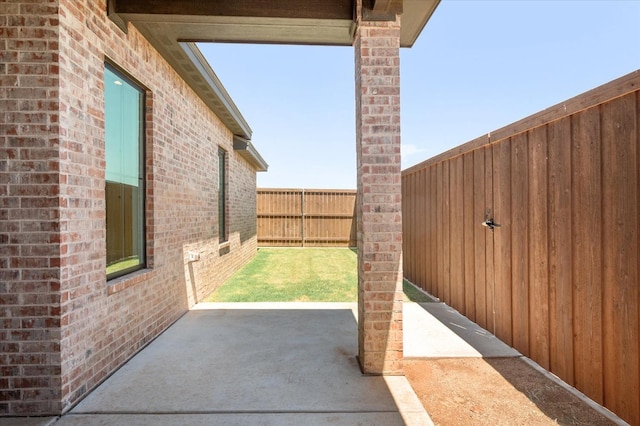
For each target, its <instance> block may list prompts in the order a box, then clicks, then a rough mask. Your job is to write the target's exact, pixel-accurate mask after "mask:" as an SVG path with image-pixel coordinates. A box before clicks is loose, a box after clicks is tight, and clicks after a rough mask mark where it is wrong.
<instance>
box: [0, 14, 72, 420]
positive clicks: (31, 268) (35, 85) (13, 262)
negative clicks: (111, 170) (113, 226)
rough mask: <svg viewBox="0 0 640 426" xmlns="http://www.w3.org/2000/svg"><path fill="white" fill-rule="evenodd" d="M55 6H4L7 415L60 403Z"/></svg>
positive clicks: (1, 201)
mask: <svg viewBox="0 0 640 426" xmlns="http://www.w3.org/2000/svg"><path fill="white" fill-rule="evenodd" d="M58 57H59V51H58V15H57V5H56V2H11V1H10V2H3V4H1V5H0V126H1V127H0V320H1V321H2V327H0V373H1V374H0V415H1V414H6V413H9V412H15V413H19V414H20V413H27V412H56V411H59V410H60V402H59V401H60V394H61V391H60V380H61V378H60V359H59V350H60V246H59V244H58V242H59V240H60V222H59V214H60V212H59V207H58V205H59V185H58V183H59V179H60V177H59V175H58V173H57V171H58V169H59V167H60V155H59V143H60V136H59V134H60V128H59V122H60V119H59V115H60V113H59V110H58V105H57V102H56V98H57V94H58V85H59V78H58V65H57V62H58Z"/></svg>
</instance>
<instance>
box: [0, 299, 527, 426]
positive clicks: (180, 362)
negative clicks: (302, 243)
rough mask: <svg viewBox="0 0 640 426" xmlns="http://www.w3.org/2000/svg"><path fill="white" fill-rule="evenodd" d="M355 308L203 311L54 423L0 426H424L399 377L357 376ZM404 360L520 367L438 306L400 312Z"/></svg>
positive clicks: (510, 353) (504, 349)
mask: <svg viewBox="0 0 640 426" xmlns="http://www.w3.org/2000/svg"><path fill="white" fill-rule="evenodd" d="M356 316H357V308H356V304H355V303H246V304H245V303H203V304H199V305H197V306H196V307H195V308H194V309H193V310H191V311H189V312H188V313H187V314H185V315H184V316H183V317H182V318H181V319H180V320H178V321H177V322H176V323H175V324H174V325H173V326H171V327H170V328H169V329H168V330H167V331H165V332H164V333H163V334H162V335H160V336H159V337H158V338H157V339H155V340H154V341H153V342H152V343H151V344H150V345H148V346H147V347H146V348H145V349H143V350H142V351H141V352H140V353H139V354H138V355H136V356H135V357H133V358H132V359H131V360H130V361H129V362H128V363H126V364H125V365H124V366H123V367H122V368H120V369H119V370H118V371H116V372H115V373H114V374H113V375H112V376H111V377H110V378H108V379H107V380H106V381H105V382H104V383H103V384H101V385H100V386H99V387H98V388H97V389H96V390H94V391H93V392H92V393H91V394H89V395H88V396H87V397H86V398H85V399H84V400H83V401H81V402H80V403H79V404H78V405H77V406H76V407H74V408H73V409H72V410H71V411H70V412H68V413H67V414H66V415H64V416H63V417H62V418H60V419H56V418H40V419H36V418H32V419H24V418H23V419H18V418H14V419H8V418H4V419H3V422H2V424H3V426H4V425H5V424H6V425H7V426H16V425H20V426H27V425H28V426H36V425H38V426H40V425H51V424H55V425H56V426H75V425H122V424H127V425H134V426H136V425H176V424H180V425H201V424H207V425H214V426H215V425H246V424H257V425H300V424H305V425H306V426H314V425H327V424H349V425H384V426H390V425H404V424H407V425H429V424H433V423H432V422H431V419H430V418H429V416H428V414H427V413H426V411H425V410H424V408H423V406H422V404H421V403H420V400H419V399H418V397H417V396H416V394H415V392H414V391H413V389H412V388H411V386H410V385H409V383H408V381H407V379H406V378H405V377H398V376H393V377H379V376H364V375H362V374H361V372H360V369H359V367H358V364H357V360H356V358H355V355H356V354H357V340H358V337H357V322H356V321H357V319H356ZM403 319H404V341H405V343H404V346H405V347H404V351H405V357H407V358H448V357H458V358H460V357H476V358H477V357H485V358H486V357H500V358H504V357H520V356H521V355H520V354H519V353H518V352H517V351H515V350H513V349H512V348H510V347H508V346H507V345H505V344H504V343H502V342H501V341H500V340H498V339H497V338H496V337H494V336H493V335H492V334H490V333H488V332H487V331H486V330H484V329H482V328H481V327H479V326H478V325H476V324H474V323H473V322H471V321H469V320H468V319H466V318H464V317H463V316H461V315H460V314H459V313H458V312H456V311H455V310H453V309H451V308H450V307H448V306H447V305H445V304H442V303H427V304H416V303H405V305H404V314H403Z"/></svg>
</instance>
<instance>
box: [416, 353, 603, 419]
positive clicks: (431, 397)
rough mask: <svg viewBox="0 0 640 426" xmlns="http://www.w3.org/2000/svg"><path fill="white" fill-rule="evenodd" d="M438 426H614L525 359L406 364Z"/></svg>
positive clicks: (443, 360) (440, 360)
mask: <svg viewBox="0 0 640 426" xmlns="http://www.w3.org/2000/svg"><path fill="white" fill-rule="evenodd" d="M404 365H405V367H404V368H405V374H406V376H407V379H408V380H409V382H410V383H411V386H412V387H413V389H414V390H415V392H416V394H417V395H418V397H419V398H420V400H421V401H422V404H423V405H424V407H425V409H426V410H427V412H428V413H429V415H430V416H431V418H432V420H433V422H434V423H435V424H436V425H443V426H449V425H456V426H457V425H492V426H499V425H505V426H506V425H509V426H511V425H528V426H529V425H554V424H561V425H615V424H616V423H613V422H612V421H610V420H609V419H608V418H607V417H605V416H603V415H602V414H600V413H599V412H597V411H596V410H594V409H593V408H591V407H590V406H589V405H588V404H586V403H585V402H584V401H582V400H581V399H580V398H578V397H577V396H575V395H573V394H572V393H571V392H569V391H568V390H566V389H564V388H563V387H561V386H560V385H558V384H557V383H555V382H554V381H553V380H550V379H549V378H548V377H545V375H543V374H542V373H540V372H539V371H536V370H535V369H534V368H533V367H531V366H530V365H529V364H527V363H525V362H524V361H523V360H522V359H520V358H494V359H492V358H446V359H445V358H440V359H408V360H405V364H404Z"/></svg>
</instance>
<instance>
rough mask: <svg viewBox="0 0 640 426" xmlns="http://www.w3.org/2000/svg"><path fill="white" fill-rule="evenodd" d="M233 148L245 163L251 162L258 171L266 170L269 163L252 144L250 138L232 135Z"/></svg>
mask: <svg viewBox="0 0 640 426" xmlns="http://www.w3.org/2000/svg"><path fill="white" fill-rule="evenodd" d="M233 150H234V151H236V152H237V153H238V154H240V156H241V157H242V158H244V159H245V160H246V161H247V163H249V164H251V166H253V168H254V169H256V171H258V172H266V171H267V169H268V168H269V165H268V164H267V162H266V161H264V158H262V156H261V155H260V153H259V152H258V150H257V149H256V148H255V147H254V146H253V144H252V143H251V141H250V140H248V139H245V138H242V137H240V136H234V137H233Z"/></svg>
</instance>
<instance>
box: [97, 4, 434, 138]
mask: <svg viewBox="0 0 640 426" xmlns="http://www.w3.org/2000/svg"><path fill="white" fill-rule="evenodd" d="M439 2H440V0H363V3H364V5H363V16H364V17H365V18H366V19H367V20H388V19H395V15H396V14H402V29H401V37H400V44H401V46H402V47H411V46H412V45H413V44H414V42H415V41H416V40H417V38H418V36H419V35H420V32H421V31H422V29H423V28H424V26H425V25H426V23H427V21H428V20H429V18H430V17H431V15H432V14H433V12H434V10H435V9H436V7H437V5H438V3H439ZM355 3H356V1H355V0H322V1H309V0H233V1H229V0H207V1H202V0H108V12H109V17H110V18H111V19H112V20H113V21H114V22H115V23H116V24H117V25H118V26H119V27H120V28H121V29H122V30H123V31H125V32H126V31H127V29H128V27H127V26H128V23H130V24H131V25H133V26H135V27H136V28H137V30H138V31H140V33H142V35H143V36H144V37H145V38H146V39H147V40H149V42H150V43H151V44H152V45H153V46H154V47H155V48H156V49H157V50H158V52H160V54H161V55H162V56H163V57H164V58H165V59H166V60H167V61H168V62H169V63H170V64H171V66H172V67H173V68H174V69H175V70H176V71H177V72H178V74H180V76H181V77H182V78H183V79H184V80H185V81H186V82H187V83H188V84H189V85H190V86H191V88H192V89H193V90H194V91H195V92H196V93H198V94H199V95H200V97H201V98H202V99H203V101H204V102H205V103H206V104H207V105H208V106H209V108H211V110H212V111H213V112H214V113H216V115H217V116H218V117H220V119H221V120H222V121H223V122H224V123H225V125H227V126H228V127H229V129H230V130H231V131H232V132H233V133H234V135H236V136H238V137H240V138H243V139H245V140H247V141H249V140H250V139H251V128H250V127H249V125H248V124H247V122H246V121H245V120H244V118H243V117H242V114H241V113H240V111H239V110H238V108H237V107H236V106H235V104H234V103H233V101H232V99H231V97H230V96H229V94H228V93H227V92H226V90H225V89H224V87H223V86H222V84H221V83H220V81H219V80H218V78H217V77H216V75H215V73H214V72H213V70H212V69H211V67H210V66H209V64H207V62H206V60H205V59H204V57H203V56H202V54H201V53H200V52H199V50H198V49H197V47H196V45H195V43H196V42H233V43H270V44H313V45H337V46H351V45H352V42H353V34H354V29H355Z"/></svg>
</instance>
